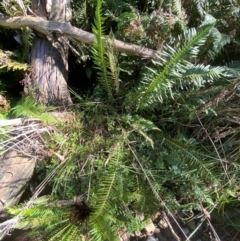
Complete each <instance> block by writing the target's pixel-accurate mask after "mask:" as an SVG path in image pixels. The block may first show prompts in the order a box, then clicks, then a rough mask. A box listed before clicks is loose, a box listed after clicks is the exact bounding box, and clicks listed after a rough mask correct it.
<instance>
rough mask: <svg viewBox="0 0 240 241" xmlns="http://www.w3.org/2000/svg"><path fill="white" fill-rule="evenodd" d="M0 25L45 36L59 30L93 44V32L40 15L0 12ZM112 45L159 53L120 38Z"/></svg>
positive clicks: (121, 49) (128, 51)
mask: <svg viewBox="0 0 240 241" xmlns="http://www.w3.org/2000/svg"><path fill="white" fill-rule="evenodd" d="M0 26H1V27H5V28H10V29H22V28H26V27H29V28H31V29H33V30H35V31H37V32H39V33H41V34H43V35H45V36H50V37H51V35H52V33H54V32H57V33H59V32H60V33H62V34H63V35H64V36H66V37H69V38H73V39H75V40H77V41H78V42H82V43H86V44H93V43H94V40H95V37H94V34H92V33H89V32H86V31H84V30H82V29H79V28H76V27H73V26H72V25H71V24H69V23H62V22H56V21H47V20H46V19H43V18H41V17H36V16H35V17H34V16H30V15H28V16H24V17H8V16H6V15H4V14H2V13H0ZM114 47H115V48H116V50H117V51H119V52H122V53H126V54H130V55H137V56H140V57H142V58H147V59H152V58H157V57H158V56H159V55H160V52H159V51H156V50H153V49H149V48H145V47H143V46H140V45H136V44H131V43H127V42H123V41H120V40H114Z"/></svg>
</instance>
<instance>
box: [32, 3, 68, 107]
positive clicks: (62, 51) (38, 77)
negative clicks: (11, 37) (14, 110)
mask: <svg viewBox="0 0 240 241" xmlns="http://www.w3.org/2000/svg"><path fill="white" fill-rule="evenodd" d="M67 1H68V0H55V1H53V5H52V6H51V9H50V10H51V12H49V13H48V11H47V10H46V2H45V1H44V0H41V1H39V0H32V5H33V7H32V8H33V11H35V13H36V14H39V15H40V16H42V17H44V18H46V19H48V18H49V19H50V20H53V21H59V22H65V20H66V6H67V5H69V3H67ZM38 3H40V4H38ZM44 15H45V16H44ZM67 41H68V40H67V39H66V37H64V36H54V35H52V36H51V37H50V36H49V37H48V38H46V37H45V36H43V37H40V36H37V37H36V38H35V40H34V44H33V47H32V51H31V57H30V60H31V74H30V83H29V84H28V88H30V89H29V91H31V92H33V93H34V94H36V98H37V100H38V101H39V102H40V103H43V104H50V105H68V104H70V103H71V98H70V93H69V91H68V88H67V79H68V44H67Z"/></svg>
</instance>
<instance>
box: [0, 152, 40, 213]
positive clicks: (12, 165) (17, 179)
mask: <svg viewBox="0 0 240 241" xmlns="http://www.w3.org/2000/svg"><path fill="white" fill-rule="evenodd" d="M35 164H36V162H35V160H34V159H33V158H31V157H27V156H23V155H22V154H19V153H17V152H16V151H12V150H11V151H9V152H8V153H6V154H5V155H3V156H2V157H1V158H0V210H1V209H4V208H5V207H8V206H12V205H15V204H17V203H18V202H19V200H20V198H21V196H22V194H23V192H24V190H25V188H26V185H27V184H28V182H29V180H30V179H31V177H32V175H33V171H34V168H35Z"/></svg>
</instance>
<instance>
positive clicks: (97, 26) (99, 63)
mask: <svg viewBox="0 0 240 241" xmlns="http://www.w3.org/2000/svg"><path fill="white" fill-rule="evenodd" d="M104 21H105V18H104V17H103V13H102V1H101V0H97V6H96V12H95V19H94V24H93V26H92V31H93V33H94V35H95V42H94V45H93V48H92V49H91V52H92V54H93V59H94V63H95V68H96V69H97V70H98V77H99V81H100V84H101V85H102V87H103V88H104V91H106V93H107V98H108V100H109V101H112V100H113V91H112V88H113V87H112V86H113V84H112V80H111V73H110V71H109V59H108V55H107V48H106V43H105V41H106V35H105V34H104V32H105V31H106V29H105V27H103V23H104Z"/></svg>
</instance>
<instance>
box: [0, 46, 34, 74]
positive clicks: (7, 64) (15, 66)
mask: <svg viewBox="0 0 240 241" xmlns="http://www.w3.org/2000/svg"><path fill="white" fill-rule="evenodd" d="M16 59H17V58H16V56H15V55H14V53H12V52H10V51H5V52H4V51H2V50H0V73H1V72H8V71H15V70H23V71H27V70H28V68H29V66H28V65H27V64H26V63H22V62H20V61H18V60H16Z"/></svg>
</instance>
